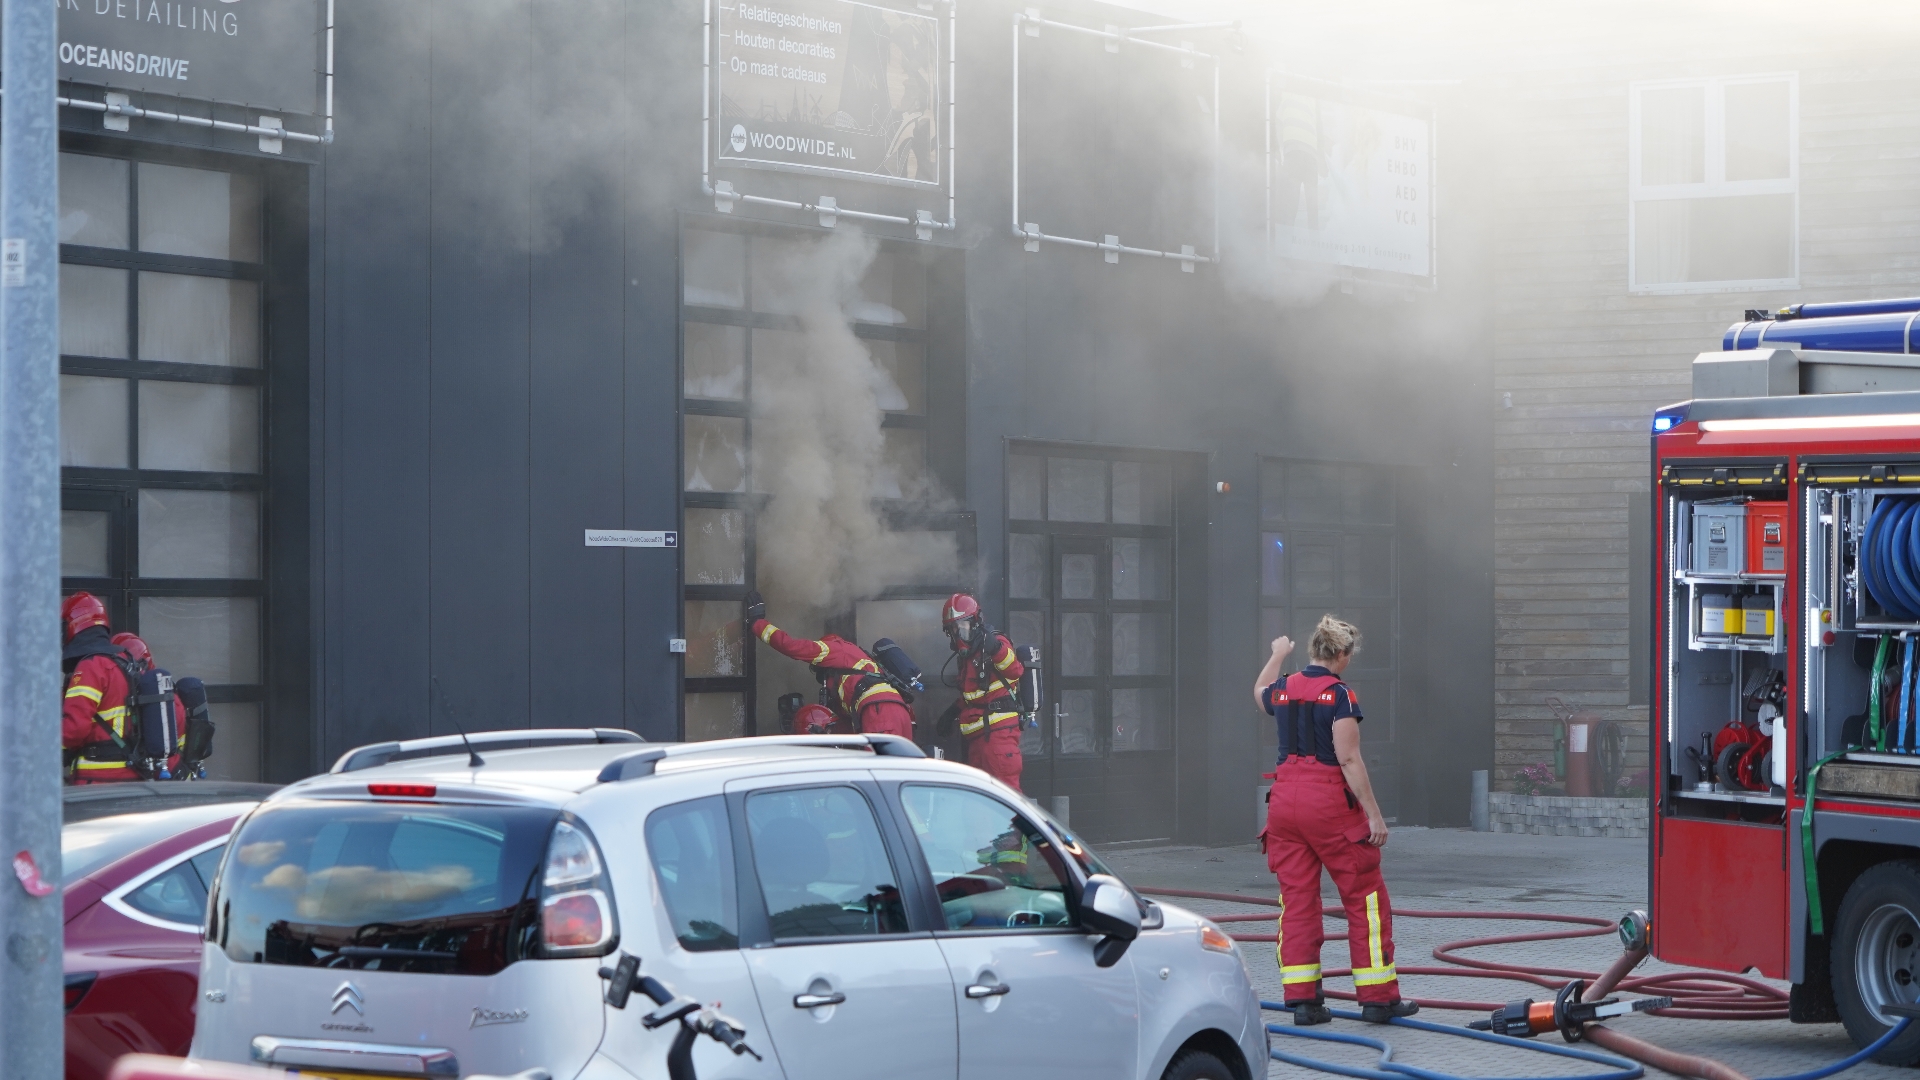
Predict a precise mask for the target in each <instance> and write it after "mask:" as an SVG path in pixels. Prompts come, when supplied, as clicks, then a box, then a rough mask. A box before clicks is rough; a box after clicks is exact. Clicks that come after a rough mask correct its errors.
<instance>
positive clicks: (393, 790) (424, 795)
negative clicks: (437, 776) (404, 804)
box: [367, 784, 440, 799]
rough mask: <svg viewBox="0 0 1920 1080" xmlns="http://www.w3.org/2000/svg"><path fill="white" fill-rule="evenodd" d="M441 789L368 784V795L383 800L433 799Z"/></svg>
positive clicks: (407, 785) (422, 785) (409, 785)
mask: <svg viewBox="0 0 1920 1080" xmlns="http://www.w3.org/2000/svg"><path fill="white" fill-rule="evenodd" d="M439 791H440V789H439V788H438V787H436V786H435V785H433V784H368V785H367V794H369V795H378V796H380V797H382V798H395V797H397V798H402V799H431V798H433V797H434V796H435V795H436V794H438V793H439Z"/></svg>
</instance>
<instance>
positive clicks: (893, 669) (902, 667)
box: [873, 637, 927, 694]
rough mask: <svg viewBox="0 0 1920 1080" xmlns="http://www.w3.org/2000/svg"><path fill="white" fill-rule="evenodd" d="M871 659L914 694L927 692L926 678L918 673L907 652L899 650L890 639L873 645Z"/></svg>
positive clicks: (881, 640) (882, 639) (918, 666)
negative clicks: (876, 661) (878, 662)
mask: <svg viewBox="0 0 1920 1080" xmlns="http://www.w3.org/2000/svg"><path fill="white" fill-rule="evenodd" d="M873 658H874V659H875V660H878V661H880V666H881V667H883V668H886V669H887V674H889V675H892V676H893V677H894V678H895V679H898V680H899V681H900V682H902V683H905V684H906V685H907V688H908V689H910V690H912V691H913V692H914V693H916V694H924V693H926V692H927V683H926V677H925V675H923V674H922V673H921V671H920V665H918V664H916V663H914V662H913V657H911V656H908V655H907V650H905V649H903V648H901V647H900V646H899V645H898V644H896V643H895V642H894V640H893V639H892V638H885V637H883V638H881V639H879V640H878V641H875V642H874V643H873Z"/></svg>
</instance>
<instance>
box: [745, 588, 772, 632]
mask: <svg viewBox="0 0 1920 1080" xmlns="http://www.w3.org/2000/svg"><path fill="white" fill-rule="evenodd" d="M740 614H741V615H742V616H744V617H745V618H746V621H747V622H748V624H752V623H753V622H754V621H756V620H759V619H764V618H766V617H767V601H766V599H765V598H764V597H762V596H761V595H760V594H759V593H758V592H750V593H748V594H747V597H746V599H745V600H742V601H741V602H740Z"/></svg>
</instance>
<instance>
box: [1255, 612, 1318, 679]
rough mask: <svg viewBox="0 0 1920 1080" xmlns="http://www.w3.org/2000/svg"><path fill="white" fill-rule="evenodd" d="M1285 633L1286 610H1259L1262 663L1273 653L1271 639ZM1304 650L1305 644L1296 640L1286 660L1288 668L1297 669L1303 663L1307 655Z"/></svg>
mask: <svg viewBox="0 0 1920 1080" xmlns="http://www.w3.org/2000/svg"><path fill="white" fill-rule="evenodd" d="M1286 633H1288V631H1287V609H1286V608H1280V607H1270V608H1261V609H1260V659H1261V661H1262V662H1265V660H1266V658H1267V656H1268V654H1270V653H1271V652H1272V651H1273V639H1274V638H1277V637H1279V636H1280V635H1281V634H1286ZM1288 636H1291V635H1290V634H1289V635H1288ZM1305 648H1306V642H1304V641H1300V640H1298V639H1296V640H1295V641H1294V652H1293V655H1292V656H1291V657H1290V658H1289V659H1288V664H1289V666H1291V667H1295V668H1298V667H1300V666H1301V665H1302V664H1303V663H1304V662H1305V660H1306V655H1307V654H1306V653H1305V652H1304V651H1303V650H1305Z"/></svg>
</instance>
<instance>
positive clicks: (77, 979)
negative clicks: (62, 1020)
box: [67, 971, 97, 1012]
mask: <svg viewBox="0 0 1920 1080" xmlns="http://www.w3.org/2000/svg"><path fill="white" fill-rule="evenodd" d="M95 978H97V976H96V975H95V973H94V972H91V971H69V972H67V1011H68V1012H72V1011H73V1007H74V1006H75V1005H78V1004H80V999H81V998H83V997H86V996H87V991H88V990H91V989H93V980H94V979H95Z"/></svg>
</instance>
